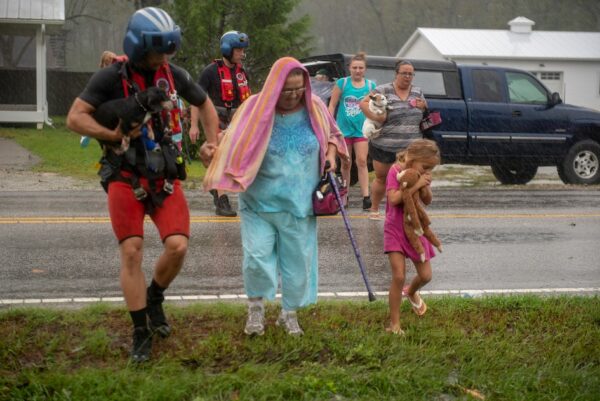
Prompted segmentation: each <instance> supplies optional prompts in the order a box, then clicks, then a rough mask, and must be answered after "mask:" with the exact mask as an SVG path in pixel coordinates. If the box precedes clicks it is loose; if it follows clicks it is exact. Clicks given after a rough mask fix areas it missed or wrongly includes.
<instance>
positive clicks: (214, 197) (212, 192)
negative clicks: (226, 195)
mask: <svg viewBox="0 0 600 401" xmlns="http://www.w3.org/2000/svg"><path fill="white" fill-rule="evenodd" d="M208 192H210V194H211V195H212V196H213V203H214V204H215V206H217V201H218V200H219V193H218V192H217V190H216V189H211V190H210V191H208Z"/></svg>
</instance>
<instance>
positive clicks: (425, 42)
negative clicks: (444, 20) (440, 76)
mask: <svg viewBox="0 0 600 401" xmlns="http://www.w3.org/2000/svg"><path fill="white" fill-rule="evenodd" d="M508 25H509V26H510V29H509V30H494V29H442V28H418V29H417V30H416V31H415V32H414V33H413V34H412V35H411V37H410V38H409V39H408V41H407V42H406V43H405V44H404V46H402V48H401V49H400V51H399V52H398V54H397V57H400V58H413V59H430V60H453V61H455V62H456V63H458V64H472V65H473V64H484V65H487V64H489V65H498V66H505V67H514V68H519V69H522V70H526V71H530V72H531V73H533V74H534V75H536V76H537V77H538V78H539V79H540V80H541V81H542V82H543V83H544V84H545V85H546V86H547V87H548V89H550V90H551V91H552V92H558V93H559V94H560V96H561V98H562V99H563V101H564V102H565V103H570V104H574V105H578V106H584V107H589V108H593V109H597V110H600V32H563V31H534V30H533V29H532V27H533V25H535V22H533V21H531V20H530V19H527V18H525V17H517V18H515V19H513V20H512V21H510V22H509V23H508Z"/></svg>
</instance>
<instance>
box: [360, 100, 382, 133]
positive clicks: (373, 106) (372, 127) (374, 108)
mask: <svg viewBox="0 0 600 401" xmlns="http://www.w3.org/2000/svg"><path fill="white" fill-rule="evenodd" d="M387 105H388V100H387V97H385V95H383V94H381V93H372V94H369V110H370V111H371V112H373V113H375V114H378V115H383V114H385V113H386V110H387ZM381 126H382V124H381V123H379V122H377V121H373V120H371V119H370V118H366V119H365V122H364V123H363V126H362V132H363V135H364V136H365V138H367V139H375V138H377V137H378V136H379V133H380V132H381Z"/></svg>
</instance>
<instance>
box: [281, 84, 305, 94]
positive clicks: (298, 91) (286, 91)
mask: <svg viewBox="0 0 600 401" xmlns="http://www.w3.org/2000/svg"><path fill="white" fill-rule="evenodd" d="M305 90H306V88H305V87H304V86H303V87H301V88H291V89H283V90H282V91H281V94H282V95H284V96H291V95H292V94H294V93H295V94H296V95H301V94H303V93H304V91H305Z"/></svg>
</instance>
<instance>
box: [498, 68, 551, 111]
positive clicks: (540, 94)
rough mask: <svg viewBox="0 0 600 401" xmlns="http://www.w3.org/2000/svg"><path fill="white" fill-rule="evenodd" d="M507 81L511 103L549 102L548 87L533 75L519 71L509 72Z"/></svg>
mask: <svg viewBox="0 0 600 401" xmlns="http://www.w3.org/2000/svg"><path fill="white" fill-rule="evenodd" d="M506 82H507V84H508V96H509V98H510V102H511V103H535V104H546V103H548V93H547V92H546V89H545V88H544V87H543V86H542V85H541V84H540V83H539V82H538V81H536V80H535V79H533V77H531V76H529V75H527V74H522V73H519V72H507V73H506Z"/></svg>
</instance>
